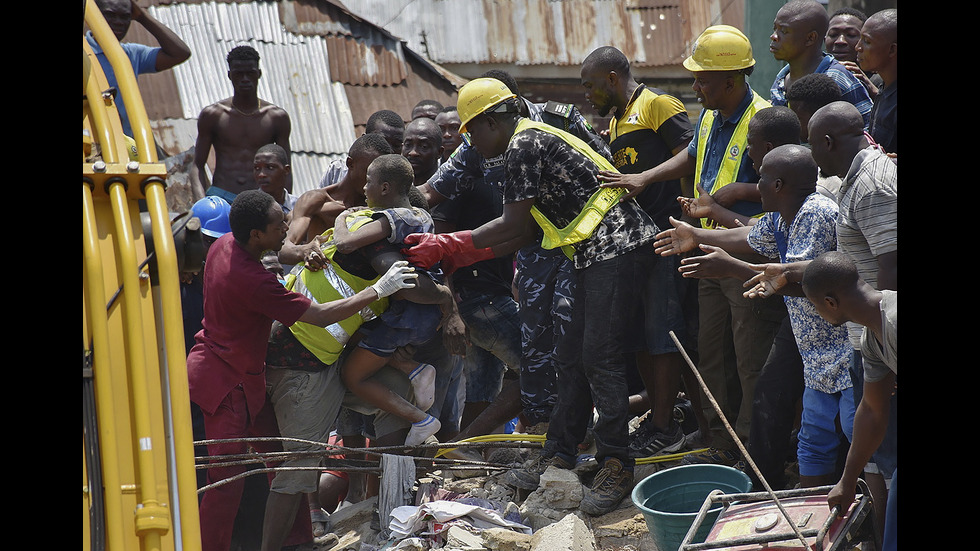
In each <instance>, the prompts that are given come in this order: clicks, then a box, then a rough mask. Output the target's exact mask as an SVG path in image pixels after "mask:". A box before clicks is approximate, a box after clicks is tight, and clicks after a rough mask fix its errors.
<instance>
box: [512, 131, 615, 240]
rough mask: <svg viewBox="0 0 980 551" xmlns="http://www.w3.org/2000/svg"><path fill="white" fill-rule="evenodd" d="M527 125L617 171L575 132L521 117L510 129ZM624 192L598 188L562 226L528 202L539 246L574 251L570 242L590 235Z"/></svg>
mask: <svg viewBox="0 0 980 551" xmlns="http://www.w3.org/2000/svg"><path fill="white" fill-rule="evenodd" d="M529 128H533V129H535V130H540V131H542V132H548V133H549V134H553V135H555V136H558V137H559V138H561V139H562V140H564V141H565V143H567V144H568V145H570V146H572V147H574V148H575V149H576V150H577V151H578V152H579V153H581V154H583V155H585V156H586V157H588V158H589V159H590V160H591V161H592V162H593V163H595V165H596V167H598V168H599V169H600V170H607V171H609V172H619V171H618V170H616V167H614V166H613V165H612V163H610V162H609V160H607V159H606V158H605V157H603V156H602V155H599V154H598V153H596V152H595V150H594V149H592V148H591V147H589V145H588V144H587V143H585V142H584V141H582V140H581V139H579V138H578V136H575V135H574V134H570V133H568V132H565V131H564V130H561V129H558V128H555V127H554V126H551V125H549V124H545V123H542V122H537V121H532V120H531V119H526V118H522V119H521V120H520V121H518V123H517V128H516V129H515V131H514V133H515V134H517V133H518V132H521V131H524V130H527V129H529ZM624 193H626V190H625V189H623V188H605V187H601V188H599V189H598V190H597V191H596V192H595V193H593V194H592V196H591V197H589V200H588V201H587V202H586V203H585V207H583V208H582V211H581V212H580V213H578V216H576V217H575V219H574V220H572V221H571V222H570V223H569V224H568V225H567V226H565V227H564V228H558V227H557V226H555V225H554V223H552V222H551V221H550V220H548V218H547V217H546V216H545V215H544V214H543V213H542V212H541V211H540V210H538V208H537V207H536V206H532V207H531V216H533V217H534V220H535V222H537V223H538V226H540V227H541V231H542V233H543V234H544V236H543V237H542V239H541V248H542V249H554V248H555V247H561V248H562V251H563V252H564V253H565V256H567V257H568V258H569V259H571V258H572V255H573V253H574V252H575V249H574V248H573V247H572V244H573V243H578V242H579V241H583V240H585V239H588V238H589V237H590V236H591V235H592V232H594V231H595V229H596V228H597V227H598V226H599V223H600V222H602V219H603V218H604V217H605V216H606V213H607V212H609V209H611V208H612V207H613V206H614V205H616V204H617V203H618V202H619V198H620V197H622V195H623V194H624Z"/></svg>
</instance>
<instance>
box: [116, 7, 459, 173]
mask: <svg viewBox="0 0 980 551" xmlns="http://www.w3.org/2000/svg"><path fill="white" fill-rule="evenodd" d="M143 5H145V6H148V7H147V9H148V10H149V11H150V13H151V14H152V15H153V16H154V17H155V18H157V19H158V20H160V21H161V22H162V23H163V24H164V25H166V26H167V27H169V28H170V29H172V30H173V31H174V32H176V33H177V34H178V35H179V36H180V37H181V38H182V39H183V40H184V41H185V42H186V43H187V45H188V46H189V47H190V49H191V52H192V55H191V58H190V59H189V60H188V61H187V62H185V63H183V64H181V65H178V66H177V67H174V68H173V69H172V70H170V71H164V72H162V73H158V74H152V75H143V76H140V78H139V83H140V89H141V91H142V93H143V98H144V103H145V104H146V106H147V114H148V115H149V117H150V120H151V123H152V125H153V127H154V131H155V134H156V135H157V138H158V140H159V141H160V142H161V146H162V147H163V148H164V149H165V150H166V151H167V152H169V153H171V154H176V153H179V152H181V151H186V150H187V149H189V148H190V147H192V146H193V145H194V142H195V140H196V137H197V128H196V120H197V116H198V114H199V113H200V111H201V109H203V108H204V107H205V106H207V105H210V104H211V103H214V102H215V101H218V100H221V99H224V98H227V97H230V96H231V95H232V87H231V82H230V81H229V80H228V78H227V70H228V65H227V62H226V61H225V56H226V55H227V54H228V52H229V51H230V50H231V49H232V48H233V47H235V46H237V45H239V44H249V45H251V46H252V47H254V48H255V49H256V50H258V52H259V54H260V56H261V61H260V68H261V69H262V78H261V80H260V81H259V97H261V98H262V99H265V100H267V101H270V102H272V103H274V104H276V105H279V106H280V107H282V108H283V109H285V110H286V112H288V113H289V115H290V119H291V122H292V131H291V135H290V147H291V149H292V151H293V158H292V165H293V167H292V168H293V191H294V192H302V191H305V190H307V189H311V188H312V187H313V186H315V185H316V183H317V182H318V181H319V178H320V176H321V175H322V174H323V171H324V170H325V169H326V166H327V164H328V163H329V162H330V161H331V160H333V159H336V158H340V157H343V156H344V155H346V152H347V149H348V148H349V147H350V144H351V143H352V142H353V141H354V139H355V138H356V136H357V135H360V134H361V133H363V125H364V123H365V122H366V121H367V118H368V116H369V115H370V114H371V113H373V112H375V111H377V110H378V109H393V110H395V111H397V112H399V113H402V114H403V116H404V117H405V118H406V119H407V118H408V117H409V114H410V110H411V108H412V106H413V105H414V104H415V103H416V102H417V101H419V100H420V99H423V98H434V99H438V100H439V101H442V102H444V103H450V102H454V101H455V89H456V86H458V85H461V84H462V83H463V82H465V79H462V78H460V77H458V76H456V75H454V74H452V73H450V72H449V71H446V70H445V69H443V68H441V67H439V66H437V65H435V64H432V63H431V62H429V61H428V60H425V59H424V58H422V57H421V56H418V55H417V54H415V53H414V52H411V51H410V50H408V49H407V48H405V47H404V45H403V44H402V41H401V40H400V39H399V38H398V37H396V36H394V35H392V34H391V33H390V32H389V31H386V30H384V29H381V28H380V27H377V26H375V25H373V24H372V23H371V22H370V21H367V20H363V19H361V18H358V17H356V16H354V15H353V14H351V13H350V12H348V11H346V10H345V9H343V7H342V6H339V5H337V4H335V3H334V2H331V1H327V0H286V1H281V2H275V1H221V0H219V1H208V2H199V1H196V0H189V1H170V0H149V1H146V2H145V3H144V4H143ZM125 40H126V41H131V42H139V43H144V44H151V45H156V41H155V40H154V39H153V37H152V36H150V35H149V33H148V32H146V30H145V29H143V28H142V26H140V25H139V24H133V25H132V27H131V28H130V32H129V33H128V35H127V36H126V38H125ZM348 98H352V101H348ZM212 164H213V163H212Z"/></svg>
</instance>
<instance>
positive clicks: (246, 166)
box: [193, 46, 293, 203]
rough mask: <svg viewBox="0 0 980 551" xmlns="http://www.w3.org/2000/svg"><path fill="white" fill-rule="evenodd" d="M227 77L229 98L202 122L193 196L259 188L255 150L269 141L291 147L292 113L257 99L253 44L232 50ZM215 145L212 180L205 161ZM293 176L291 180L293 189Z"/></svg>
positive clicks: (232, 197) (213, 106)
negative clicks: (254, 163) (256, 179)
mask: <svg viewBox="0 0 980 551" xmlns="http://www.w3.org/2000/svg"><path fill="white" fill-rule="evenodd" d="M227 60H228V78H229V79H231V85H232V87H233V88H234V94H233V95H232V97H230V98H226V99H223V100H221V101H218V102H216V103H213V104H211V105H209V106H207V107H205V108H204V109H202V110H201V114H200V115H199V116H198V121H197V144H196V145H195V155H194V165H195V166H196V167H197V170H198V179H199V180H200V182H201V183H200V186H195V187H196V189H194V190H193V193H194V199H195V200H197V199H199V198H200V197H203V196H204V194H205V192H206V193H207V194H208V195H218V196H220V197H223V198H225V199H227V200H228V202H229V203H230V202H231V201H234V200H235V196H236V195H238V194H239V193H241V192H243V191H245V190H247V189H257V188H258V184H256V183H255V178H254V176H253V173H252V172H253V171H252V166H253V160H254V157H255V152H256V150H258V148H260V147H262V146H263V145H265V144H269V143H275V144H279V145H280V146H282V147H283V149H285V150H286V153H287V155H288V154H289V152H290V149H289V131H290V122H289V114H287V113H286V111H285V110H283V109H282V108H281V107H277V106H275V105H273V104H271V103H269V102H267V101H265V100H263V99H260V98H259V97H258V85H259V78H260V77H261V76H262V71H261V70H260V69H259V53H258V52H257V51H255V49H254V48H252V47H251V46H237V47H235V48H234V49H232V50H231V52H229V53H228V57H227ZM212 147H213V148H214V158H215V163H214V179H213V181H209V180H208V178H207V176H206V173H205V165H206V164H207V161H208V155H209V154H210V152H211V148H212ZM292 188H293V183H292V179H289V180H288V181H287V183H286V191H289V192H291V191H292Z"/></svg>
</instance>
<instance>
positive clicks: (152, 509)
mask: <svg viewBox="0 0 980 551" xmlns="http://www.w3.org/2000/svg"><path fill="white" fill-rule="evenodd" d="M90 1H91V0H90ZM125 184H126V183H125V180H123V179H122V178H120V177H114V178H110V179H109V180H107V181H106V187H107V191H108V194H109V200H110V206H111V210H112V218H113V224H114V228H115V237H116V241H115V243H116V252H117V255H118V265H119V273H120V275H121V278H122V284H123V288H124V292H123V295H122V304H123V315H124V319H125V321H126V329H127V331H126V332H125V340H126V351H127V356H128V360H127V362H126V363H127V366H126V367H127V368H128V369H127V373H128V374H129V379H130V384H131V388H132V394H133V400H132V403H131V406H132V412H133V422H134V423H133V424H134V427H133V430H134V437H135V439H136V443H137V446H136V450H137V453H136V461H137V463H138V476H139V485H140V489H141V496H140V497H141V501H142V502H141V503H139V504H138V505H137V509H136V514H135V515H136V533H137V534H138V535H140V537H141V538H142V539H143V543H144V546H145V548H147V549H159V548H160V545H161V536H162V535H163V534H165V533H166V532H167V531H168V530H170V528H171V525H170V512H169V511H168V510H167V508H166V507H165V506H163V505H161V503H160V501H159V499H158V497H157V493H158V492H157V480H156V476H155V470H154V466H155V461H154V458H153V446H154V442H153V434H152V422H151V412H150V409H149V404H150V394H149V381H148V380H147V371H148V369H147V366H148V365H155V363H156V362H153V361H151V360H150V358H149V357H148V355H147V351H146V345H145V343H144V335H145V333H144V330H143V317H142V311H141V308H140V271H139V269H138V268H137V265H138V264H139V263H138V262H137V255H136V241H137V239H136V236H135V235H134V234H133V230H132V224H131V220H130V209H129V204H128V200H127V197H126V185H125ZM158 444H159V443H158Z"/></svg>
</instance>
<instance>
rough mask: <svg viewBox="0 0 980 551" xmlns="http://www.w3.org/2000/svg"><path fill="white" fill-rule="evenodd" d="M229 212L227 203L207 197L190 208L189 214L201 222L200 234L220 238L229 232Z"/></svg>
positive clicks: (218, 198) (229, 208) (216, 198)
mask: <svg viewBox="0 0 980 551" xmlns="http://www.w3.org/2000/svg"><path fill="white" fill-rule="evenodd" d="M229 212H231V205H229V204H228V201H225V200H224V199H222V198H221V197H216V196H214V195H208V196H207V197H205V198H204V199H201V200H200V201H198V202H196V203H194V206H192V207H191V214H192V215H193V216H194V217H195V218H197V219H199V220H200V221H201V233H203V234H204V235H207V236H210V237H221V236H222V235H224V234H226V233H228V232H230V231H231V223H229V222H228V213H229Z"/></svg>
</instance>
